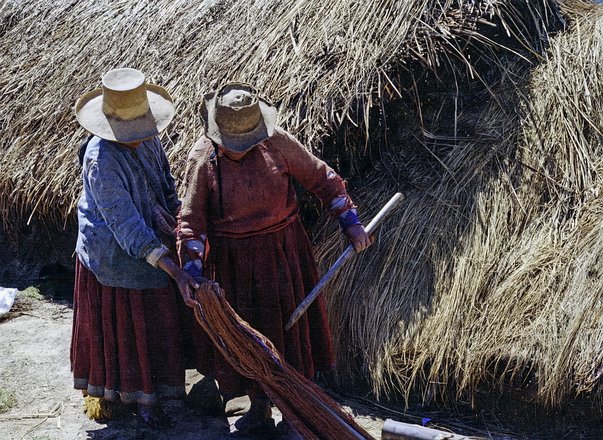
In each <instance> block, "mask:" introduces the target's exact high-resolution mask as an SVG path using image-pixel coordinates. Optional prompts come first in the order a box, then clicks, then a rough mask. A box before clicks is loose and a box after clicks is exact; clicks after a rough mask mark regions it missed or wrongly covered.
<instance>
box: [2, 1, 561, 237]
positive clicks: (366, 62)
mask: <svg viewBox="0 0 603 440" xmlns="http://www.w3.org/2000/svg"><path fill="white" fill-rule="evenodd" d="M512 3H514V2H512V1H510V0H505V1H503V0H491V1H484V2H475V1H473V0H471V1H469V0H466V1H465V0H462V1H455V2H451V1H446V2H442V1H439V0H405V1H376V2H367V3H358V2H353V1H339V2H325V1H317V0H288V1H267V0H262V1H256V2H248V1H232V0H230V1H227V0H225V1H218V0H208V1H204V2H190V1H185V0H176V1H171V0H170V1H168V0H160V1H155V2H139V1H134V0H117V1H100V2H92V3H91V2H86V1H82V2H74V1H71V0H57V1H53V2H47V1H42V0H18V1H17V0H8V1H4V2H2V4H1V6H0V39H1V44H0V53H1V58H2V61H3V63H2V64H3V69H2V71H1V72H0V98H1V102H2V103H3V104H2V107H1V108H0V129H2V141H1V143H0V151H1V152H2V154H1V155H0V210H1V211H2V213H3V216H2V219H3V224H4V226H5V227H6V226H8V224H9V223H12V224H16V223H19V222H25V221H27V220H28V219H29V218H30V217H31V216H38V217H41V218H44V219H51V220H54V221H56V222H60V223H62V222H64V221H65V218H66V217H67V216H69V215H72V214H73V211H74V206H75V201H76V197H77V194H78V192H79V179H78V173H79V169H78V165H77V160H76V149H77V146H78V144H79V143H80V142H81V141H82V140H83V139H84V138H85V134H84V132H83V131H82V130H81V129H78V128H77V124H76V123H75V119H74V116H73V111H72V107H73V104H74V102H75V100H76V98H77V97H78V96H79V95H81V94H82V93H84V92H86V91H88V90H90V89H92V88H94V87H97V86H98V85H99V81H100V77H101V75H102V74H103V73H104V72H106V71H107V70H109V69H111V68H115V67H123V66H129V67H134V68H137V69H140V70H142V71H143V72H145V73H146V75H147V77H148V79H149V80H151V81H152V82H156V83H158V84H160V85H162V86H164V87H166V88H167V89H168V90H170V92H171V93H172V94H173V96H174V97H175V98H176V100H177V118H176V120H175V122H174V123H173V124H172V126H171V127H170V128H169V129H168V131H167V133H166V134H165V136H164V139H165V141H166V146H167V148H168V150H169V157H170V159H171V161H172V164H173V166H174V169H175V172H176V174H177V176H178V177H179V176H181V173H182V170H183V162H184V159H185V157H186V153H187V151H188V149H189V148H190V147H191V146H192V144H193V142H194V140H195V139H196V138H197V137H198V135H199V134H200V133H201V130H202V126H201V119H200V115H199V105H200V103H201V97H202V94H203V93H204V92H207V91H208V90H210V89H213V88H214V87H216V86H217V85H218V84H220V83H222V82H224V81H225V80H232V79H237V80H241V81H247V82H249V83H252V84H254V85H255V86H256V87H257V88H258V89H260V90H263V91H264V92H265V93H266V95H267V96H269V97H270V98H272V99H273V100H274V101H275V102H276V103H277V104H279V105H280V107H281V114H280V121H281V123H282V125H283V126H285V127H286V128H288V129H290V130H291V131H292V132H294V133H295V134H297V135H299V136H300V137H301V138H302V140H304V141H305V142H306V143H307V144H308V145H311V146H316V145H317V144H318V142H319V141H320V140H321V139H322V138H323V137H324V136H325V135H326V134H327V133H329V132H330V129H331V128H332V127H333V126H336V125H338V124H340V123H342V122H346V123H347V122H348V120H351V117H350V113H351V114H352V115H354V114H358V115H360V116H359V118H360V120H359V121H356V122H354V123H359V124H363V123H368V111H363V110H367V109H369V108H370V107H371V106H372V105H373V104H374V103H375V102H376V100H378V99H379V97H380V96H381V94H382V92H383V90H384V89H386V88H387V89H389V91H390V93H392V94H394V95H395V94H396V89H395V87H393V85H392V84H391V83H390V80H389V76H388V75H389V74H390V73H391V72H394V71H397V70H399V69H400V66H401V65H403V64H404V63H405V62H407V61H409V60H420V61H421V62H423V63H424V64H425V65H426V66H428V67H430V68H434V69H435V68H437V67H438V66H439V65H440V63H441V62H442V59H445V57H446V54H447V53H450V54H455V55H457V56H458V55H459V54H461V56H462V48H463V47H464V46H465V45H466V44H467V42H468V41H471V44H473V45H484V46H493V47H494V46H496V45H497V44H496V43H495V42H492V41H488V40H487V39H485V38H483V37H481V35H480V34H479V33H478V32H476V26H477V24H478V23H480V22H486V21H488V20H489V19H490V18H491V17H492V16H494V15H498V16H502V17H507V18H508V19H509V20H512V17H513V14H514V13H515V9H514V7H513V6H512ZM549 3H550V2H549V1H547V0H540V1H537V2H527V3H526V5H528V4H534V5H539V6H542V5H547V4H549ZM529 8H532V6H529ZM442 57H444V58H442ZM363 147H364V146H359V148H363Z"/></svg>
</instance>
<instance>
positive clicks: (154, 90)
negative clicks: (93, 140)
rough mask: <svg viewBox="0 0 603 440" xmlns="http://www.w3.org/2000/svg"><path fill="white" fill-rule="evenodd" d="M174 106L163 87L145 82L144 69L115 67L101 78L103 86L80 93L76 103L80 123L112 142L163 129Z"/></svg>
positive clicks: (140, 137) (145, 135) (154, 132)
mask: <svg viewBox="0 0 603 440" xmlns="http://www.w3.org/2000/svg"><path fill="white" fill-rule="evenodd" d="M174 113H175V109H174V104H173V100H172V98H171V96H170V95H169V93H168V92H167V91H166V90H165V89H164V88H163V87H159V86H156V85H151V84H146V82H145V78H144V75H143V73H142V72H140V71H139V70H136V69H131V68H121V69H113V70H110V71H109V72H107V73H106V74H105V75H104V76H103V78H102V88H100V89H96V90H93V91H91V92H88V93H86V94H85V95H83V96H81V97H80V98H79V99H78V101H77V102H76V104H75V114H76V117H77V120H78V122H79V123H80V125H81V126H82V127H84V128H85V129H86V130H88V131H89V132H90V133H92V134H94V135H96V136H98V137H100V138H102V139H107V140H110V141H116V142H121V143H130V142H138V141H142V140H144V139H148V138H150V137H153V136H156V135H157V134H159V132H161V131H162V130H164V129H165V128H166V127H167V126H168V124H169V123H170V121H171V120H172V118H173V117H174Z"/></svg>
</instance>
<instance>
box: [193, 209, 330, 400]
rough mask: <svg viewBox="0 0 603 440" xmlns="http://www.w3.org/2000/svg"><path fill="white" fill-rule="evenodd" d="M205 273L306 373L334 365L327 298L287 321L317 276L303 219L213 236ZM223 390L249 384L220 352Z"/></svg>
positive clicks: (217, 363)
mask: <svg viewBox="0 0 603 440" xmlns="http://www.w3.org/2000/svg"><path fill="white" fill-rule="evenodd" d="M205 275H206V276H207V277H208V278H213V279H215V280H216V281H217V282H218V283H219V284H220V285H221V286H222V287H223V288H224V290H225V292H226V299H227V300H228V302H229V304H230V305H231V306H232V307H233V309H234V310H235V311H236V312H237V314H239V316H241V317H242V318H243V319H244V320H245V321H247V322H248V323H249V324H251V326H252V327H253V328H255V329H256V330H258V331H259V332H260V333H262V334H263V335H265V336H266V337H268V339H270V341H272V343H273V344H274V345H275V347H276V348H277V349H278V350H279V351H280V352H281V353H282V354H284V356H285V359H286V360H287V361H288V362H289V363H290V364H291V365H292V366H293V367H294V368H296V369H297V370H298V371H299V372H301V373H302V374H304V376H305V377H307V378H313V377H314V375H315V373H316V372H317V371H324V370H328V369H332V368H333V367H334V365H335V359H334V354H333V343H332V338H331V331H330V328H329V323H328V319H327V312H326V307H325V302H324V299H323V298H322V297H318V298H317V299H316V300H315V301H314V303H313V304H312V305H311V306H310V308H309V309H308V311H307V312H306V313H305V314H304V315H303V316H302V317H301V318H300V320H299V321H298V322H297V323H296V324H295V325H294V326H293V327H292V328H291V329H290V330H289V331H285V325H286V323H287V321H288V320H289V317H290V316H291V314H292V313H293V311H294V310H295V308H296V307H297V305H298V304H299V303H300V302H301V301H302V300H303V299H304V298H305V297H306V295H307V294H308V293H309V292H310V291H311V290H312V288H313V287H314V286H315V285H316V283H317V281H318V271H317V268H316V262H315V260H314V255H313V252H312V245H311V244H310V240H309V239H308V235H307V234H306V231H305V230H304V228H303V226H302V225H301V223H300V222H299V220H298V221H295V222H293V223H292V224H290V225H288V226H286V227H285V228H283V229H281V230H278V231H276V232H271V233H268V234H261V235H254V236H251V237H246V238H231V237H211V239H210V251H209V257H208V262H207V270H206V273H205ZM208 360H210V362H213V367H214V370H215V375H216V379H217V381H218V384H219V386H220V390H221V391H222V392H223V393H225V394H228V395H231V396H234V395H240V394H243V393H244V392H245V390H246V388H248V386H249V384H248V382H247V380H246V379H244V378H243V377H242V376H240V375H238V374H237V373H236V372H235V371H234V369H233V368H232V367H231V366H230V365H229V364H228V363H227V362H226V360H225V359H224V358H223V357H222V356H221V355H220V354H219V353H218V352H217V351H216V352H215V353H214V356H213V357H208Z"/></svg>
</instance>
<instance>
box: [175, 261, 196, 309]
mask: <svg viewBox="0 0 603 440" xmlns="http://www.w3.org/2000/svg"><path fill="white" fill-rule="evenodd" d="M174 281H176V284H177V285H178V290H180V295H182V299H183V300H184V304H186V305H187V306H189V307H191V308H194V307H195V306H196V305H197V300H196V299H195V290H197V289H198V288H199V283H198V282H197V281H195V279H194V278H193V277H192V276H190V275H189V274H188V272H187V271H185V270H182V269H180V268H178V271H177V272H176V274H175V276H174Z"/></svg>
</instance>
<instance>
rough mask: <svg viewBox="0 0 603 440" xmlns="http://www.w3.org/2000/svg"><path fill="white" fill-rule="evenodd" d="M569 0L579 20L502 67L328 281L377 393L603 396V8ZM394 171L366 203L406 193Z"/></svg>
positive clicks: (370, 206) (345, 340)
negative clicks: (420, 181)
mask: <svg viewBox="0 0 603 440" xmlns="http://www.w3.org/2000/svg"><path fill="white" fill-rule="evenodd" d="M564 12H565V13H566V14H567V16H569V17H570V19H571V26H570V28H569V29H568V30H567V31H566V32H563V33H560V34H559V35H557V36H555V37H554V38H553V39H552V40H551V41H550V47H549V49H548V50H547V51H546V53H545V54H544V58H542V59H540V60H539V64H538V65H537V66H536V68H534V69H533V70H532V71H531V73H530V71H528V72H527V73H528V74H527V75H526V71H525V69H524V68H523V67H522V66H521V65H515V66H510V67H509V69H508V70H507V71H506V72H502V75H501V78H500V81H498V82H497V84H496V85H494V86H493V87H492V88H491V90H492V92H493V93H494V95H493V97H494V98H495V99H491V100H489V101H488V102H487V105H485V106H484V110H483V112H482V113H481V114H480V117H479V122H478V123H477V125H476V128H475V132H476V135H475V137H474V138H473V139H471V140H470V141H460V142H456V143H452V142H451V143H452V144H453V146H452V148H450V149H449V150H448V151H447V154H446V155H445V156H444V157H442V158H440V161H441V162H440V165H441V166H440V168H439V169H440V171H441V172H440V178H439V179H435V180H434V181H433V182H432V183H431V184H430V185H426V186H425V187H423V188H418V189H414V190H412V191H409V192H408V193H407V198H406V200H405V202H404V203H403V205H402V206H401V207H400V208H399V210H398V211H397V212H396V214H395V215H392V216H391V217H390V219H389V220H388V222H387V224H386V225H384V227H382V228H381V231H380V239H379V241H378V244H377V245H376V247H375V249H372V250H369V251H367V252H366V253H365V254H364V255H361V256H359V257H357V258H356V259H355V261H353V263H352V264H350V265H349V266H348V267H347V268H346V269H345V270H344V271H343V272H342V273H340V276H339V277H338V279H337V281H336V282H335V283H334V285H333V286H332V288H331V290H330V293H331V295H330V296H329V301H330V309H331V310H334V311H336V313H333V315H332V319H333V326H334V328H336V329H337V332H336V333H337V337H338V341H337V342H338V343H337V345H338V349H339V358H340V359H342V360H343V362H342V364H343V365H348V366H351V365H353V364H354V362H355V359H357V357H358V355H359V354H360V355H361V359H362V360H363V362H364V368H366V369H367V370H368V372H369V373H370V378H371V381H372V383H373V386H374V388H375V390H376V391H377V392H378V393H382V394H383V393H385V394H388V393H390V392H392V391H395V392H399V391H402V392H404V393H407V394H408V393H410V392H411V391H412V390H416V389H419V390H420V391H422V392H423V393H424V397H425V398H426V399H429V398H433V396H434V395H436V396H439V397H459V396H461V395H467V394H472V393H475V392H476V390H478V389H480V387H483V386H494V387H495V389H496V388H499V389H504V388H505V387H507V386H512V387H521V388H522V389H525V390H529V391H531V392H533V393H534V394H535V396H536V397H537V400H539V401H540V402H541V403H544V404H546V405H550V406H560V405H562V404H564V403H567V402H568V401H569V400H570V399H572V398H573V397H575V396H578V395H584V394H587V395H590V396H593V395H594V396H599V397H600V393H601V386H600V384H601V378H602V377H603V350H602V349H601V348H602V347H603V320H602V318H601V317H602V316H603V277H602V276H601V273H602V271H603V254H602V251H601V249H603V220H602V219H603V207H602V205H601V190H602V185H603V142H602V140H603V114H602V112H601V111H600V106H601V102H603V79H602V77H601V71H602V70H601V69H602V67H603V8H602V7H600V6H594V5H593V4H592V3H591V4H589V3H587V2H566V3H565V4H564ZM523 79H525V80H523ZM514 84H517V86H515V85H514ZM390 166H391V167H395V166H396V161H395V159H393V160H392V161H391V164H390ZM386 176H387V174H386V173H381V174H380V175H379V176H378V177H375V182H374V183H373V184H370V185H368V186H367V188H366V190H365V192H364V193H363V196H362V197H360V198H361V199H362V200H363V207H365V208H364V209H365V211H367V212H368V211H372V210H374V209H376V207H378V206H379V205H380V204H382V203H383V202H384V200H386V199H387V197H388V196H389V195H390V194H392V193H393V192H394V190H395V188H396V186H395V184H394V183H392V181H391V179H388V178H387V177H386ZM383 188H388V190H387V191H388V192H387V193H386V191H384V190H383ZM333 247H336V244H335V242H333V241H331V242H328V243H327V245H326V246H325V249H324V253H325V254H326V255H332V254H333V251H332V248H333ZM592 402H593V405H600V404H601V400H600V399H593V400H592Z"/></svg>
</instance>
